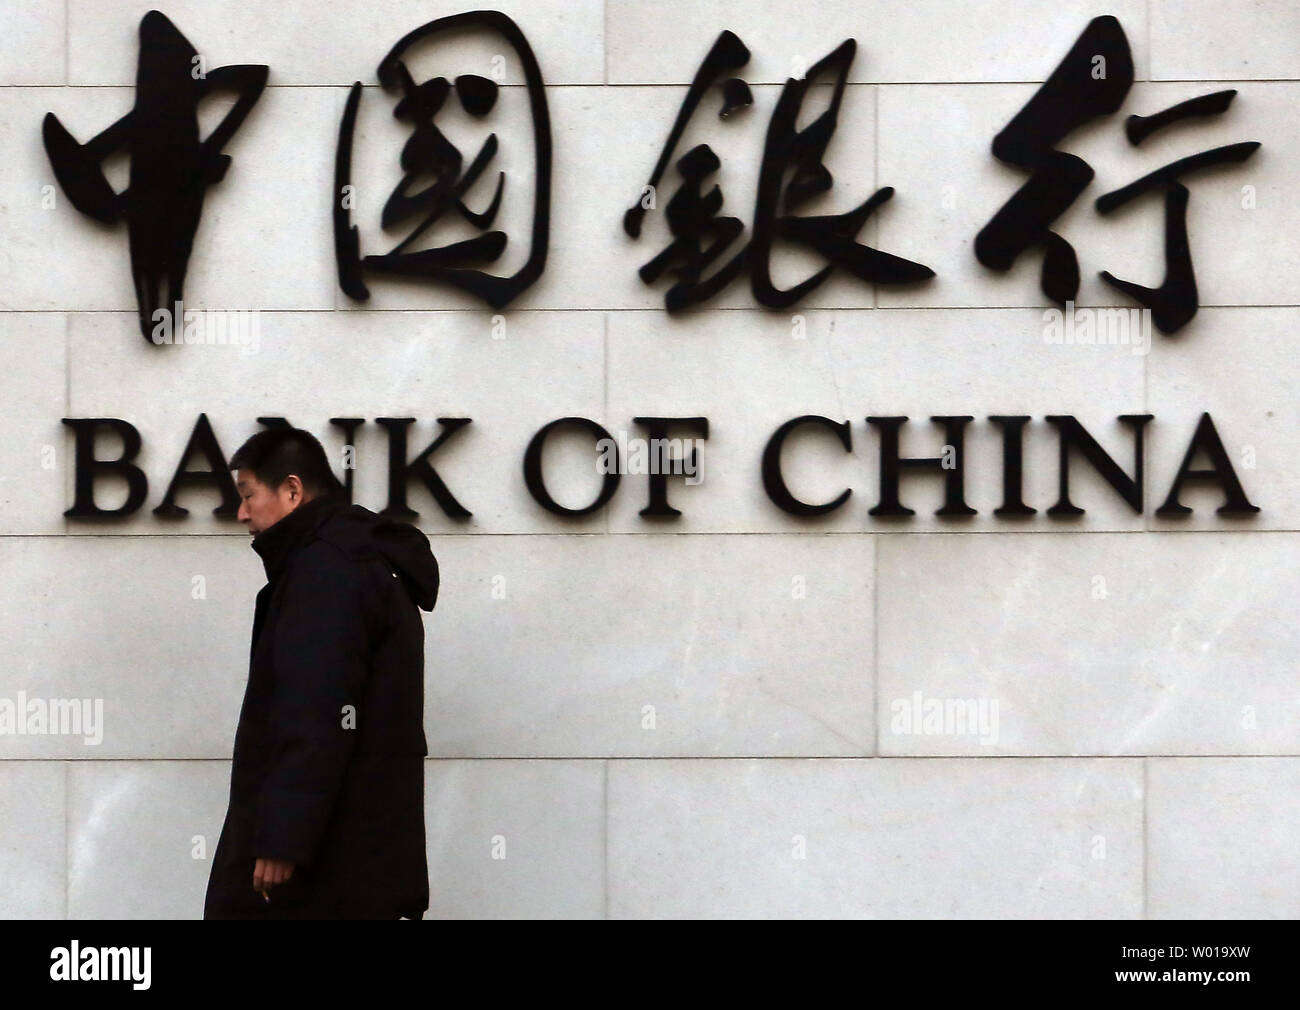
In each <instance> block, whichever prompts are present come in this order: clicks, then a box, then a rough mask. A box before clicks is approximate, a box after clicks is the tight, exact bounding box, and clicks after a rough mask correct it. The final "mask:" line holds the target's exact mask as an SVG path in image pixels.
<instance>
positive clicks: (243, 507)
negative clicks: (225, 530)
mask: <svg viewBox="0 0 1300 1010" xmlns="http://www.w3.org/2000/svg"><path fill="white" fill-rule="evenodd" d="M235 517H236V518H237V519H238V520H239V521H240V522H241V523H246V522H248V502H246V501H241V502H240V503H239V511H238V512H237V513H235Z"/></svg>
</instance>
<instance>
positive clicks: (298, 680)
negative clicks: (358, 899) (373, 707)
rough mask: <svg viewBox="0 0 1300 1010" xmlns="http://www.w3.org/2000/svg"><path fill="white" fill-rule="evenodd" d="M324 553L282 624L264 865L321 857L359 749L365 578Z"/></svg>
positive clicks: (260, 850)
mask: <svg viewBox="0 0 1300 1010" xmlns="http://www.w3.org/2000/svg"><path fill="white" fill-rule="evenodd" d="M353 568H354V566H353V565H351V564H349V563H348V562H347V561H346V560H345V559H344V558H342V557H341V556H339V555H337V554H335V553H334V552H333V549H332V548H330V547H328V546H326V545H324V544H320V543H319V542H318V543H317V544H313V545H310V546H309V547H308V548H306V549H305V550H304V551H303V552H302V554H301V555H300V556H299V558H298V559H297V560H296V562H295V564H294V565H293V566H292V568H291V570H290V571H288V572H286V573H285V576H284V577H285V580H286V583H285V586H284V592H283V596H282V600H281V601H280V605H279V607H278V608H277V610H278V612H277V613H276V615H275V625H274V632H273V636H274V637H273V641H272V670H273V676H274V684H273V688H272V695H271V705H270V712H269V714H268V722H267V733H268V737H269V740H270V744H271V746H270V758H269V764H268V767H267V770H266V774H265V776H264V778H263V784H262V789H261V792H260V793H259V795H258V799H257V808H256V821H255V826H254V836H253V848H254V854H255V855H256V856H257V857H258V858H266V859H285V860H289V861H291V862H293V863H295V864H304V865H306V864H310V863H311V862H312V860H313V859H314V858H315V857H316V854H317V851H318V848H319V845H320V842H321V838H322V835H323V833H324V830H325V826H326V824H327V823H328V821H329V818H330V814H331V812H332V811H333V808H334V803H335V800H336V799H337V797H338V794H339V790H340V786H341V784H342V781H343V776H344V773H345V772H346V770H347V766H348V762H349V760H350V758H351V756H352V750H353V747H354V745H355V740H356V733H357V730H356V728H355V727H356V725H357V723H358V721H359V720H361V719H364V718H365V717H366V714H365V713H364V712H361V711H360V710H359V708H360V701H361V695H362V692H363V690H364V687H365V681H366V676H367V673H368V669H369V645H368V635H367V631H366V621H365V616H364V614H363V611H362V603H361V587H360V586H359V585H358V583H357V579H358V578H359V576H360V573H359V572H356V571H354V570H352V569H353Z"/></svg>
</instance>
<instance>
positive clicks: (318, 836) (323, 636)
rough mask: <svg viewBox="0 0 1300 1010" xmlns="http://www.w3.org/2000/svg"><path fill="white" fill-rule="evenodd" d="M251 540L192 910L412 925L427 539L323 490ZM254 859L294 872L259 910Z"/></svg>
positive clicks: (431, 568) (423, 748)
mask: <svg viewBox="0 0 1300 1010" xmlns="http://www.w3.org/2000/svg"><path fill="white" fill-rule="evenodd" d="M252 545H253V548H254V549H255V550H256V551H257V552H258V554H260V555H261V557H262V562H263V565H264V566H265V569H266V577H267V584H266V586H264V587H263V588H262V590H261V591H260V592H259V593H258V594H257V604H256V610H255V613H254V617H253V641H252V646H251V647H250V649H249V673H248V686H247V688H246V689H245V692H244V703H243V707H242V708H241V709H240V713H239V726H238V728H237V729H236V732H235V748H234V757H233V760H232V762H231V769H230V805H229V809H228V810H227V813H226V820H225V824H224V825H223V827H222V829H221V838H220V840H219V841H218V842H217V848H216V851H215V852H214V853H213V857H212V872H211V874H210V876H209V878H208V890H207V897H206V900H205V902H204V909H203V917H204V918H205V919H218V918H370V917H381V918H396V917H397V916H399V915H401V916H405V917H407V918H412V919H418V918H422V917H423V914H424V912H425V910H426V909H427V908H428V907H429V872H428V864H427V862H426V858H425V835H424V758H425V755H426V754H428V746H427V743H426V739H425V735H424V720H423V714H424V624H423V621H422V619H421V617H420V609H423V610H426V611H428V610H432V609H433V605H434V601H435V600H436V599H437V595H438V564H437V561H436V560H435V559H434V556H433V552H432V551H431V550H430V547H429V540H428V537H426V536H425V535H424V534H423V533H421V532H420V531H419V530H418V529H416V528H415V527H414V526H411V525H410V524H409V523H403V522H396V521H393V520H389V519H385V518H383V517H381V516H378V515H376V514H375V513H374V512H371V511H370V510H369V509H366V508H363V507H362V506H360V505H350V504H348V502H347V500H346V498H344V497H342V496H340V495H328V496H322V497H317V498H313V499H311V500H310V501H307V502H305V503H304V504H302V505H300V506H299V507H297V508H296V509H294V510H293V511H292V512H290V513H288V514H287V515H285V516H284V517H283V518H281V519H280V520H279V521H278V522H276V523H273V524H272V525H271V526H269V527H268V528H267V529H265V530H263V531H262V532H261V533H259V534H258V535H257V536H255V537H254V538H253V541H252ZM417 607H418V608H419V609H417ZM257 858H272V859H287V860H290V861H292V862H293V863H295V864H296V865H295V867H294V871H293V875H292V877H290V879H289V880H288V881H287V882H285V883H281V884H278V885H275V886H274V887H270V888H268V889H267V893H268V894H269V895H270V901H269V902H267V901H266V900H264V899H263V897H262V895H261V894H259V893H257V892H255V891H254V890H253V864H254V861H255V860H256V859H257Z"/></svg>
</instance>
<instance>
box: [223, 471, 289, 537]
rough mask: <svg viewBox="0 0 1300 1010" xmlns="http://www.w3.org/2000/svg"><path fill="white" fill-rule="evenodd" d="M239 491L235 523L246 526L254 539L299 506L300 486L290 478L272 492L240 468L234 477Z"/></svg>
mask: <svg viewBox="0 0 1300 1010" xmlns="http://www.w3.org/2000/svg"><path fill="white" fill-rule="evenodd" d="M235 487H236V488H237V489H238V491H239V497H240V503H239V521H240V522H241V523H247V524H248V532H249V533H250V534H251V535H252V536H257V534H259V533H261V532H262V531H263V530H265V529H267V528H268V527H270V526H273V525H274V524H275V523H277V522H278V521H279V520H280V519H282V518H283V517H284V516H286V515H288V514H289V513H290V512H292V511H293V510H294V509H296V508H297V507H298V506H299V505H301V504H302V501H303V495H302V482H301V481H299V479H298V477H297V476H296V475H294V474H290V475H289V476H288V477H286V478H285V480H284V483H283V484H281V485H280V486H279V487H278V488H275V489H272V488H270V487H268V486H267V485H265V484H263V483H262V482H261V481H260V480H258V479H257V478H256V477H255V476H254V475H253V471H251V470H248V469H245V468H241V469H240V470H239V472H238V473H237V474H236V476H235Z"/></svg>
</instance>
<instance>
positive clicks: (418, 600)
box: [316, 505, 438, 610]
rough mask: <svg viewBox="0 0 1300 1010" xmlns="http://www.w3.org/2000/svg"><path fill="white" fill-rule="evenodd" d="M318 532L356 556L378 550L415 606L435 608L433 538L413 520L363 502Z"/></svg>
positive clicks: (345, 509) (328, 521)
mask: <svg viewBox="0 0 1300 1010" xmlns="http://www.w3.org/2000/svg"><path fill="white" fill-rule="evenodd" d="M316 535H317V536H318V537H320V539H322V540H326V541H328V542H329V543H332V544H334V545H335V546H336V547H339V548H340V549H342V550H343V551H345V552H346V553H348V554H350V555H352V556H354V557H359V556H364V555H365V554H368V553H370V552H371V551H374V552H376V553H378V554H379V555H380V556H381V557H382V558H383V559H384V562H385V563H386V564H387V565H388V567H389V568H390V569H391V570H392V571H393V572H394V573H395V574H396V575H397V577H398V578H399V579H401V580H402V585H403V586H405V587H406V591H407V593H408V595H410V597H411V599H412V600H413V601H414V602H415V605H416V606H417V607H419V608H420V609H421V610H433V605H434V603H435V602H436V601H437V599H438V561H437V559H436V558H435V557H434V556H433V549H432V548H431V547H430V546H429V538H428V537H427V536H425V535H424V534H423V533H422V532H420V530H419V529H417V528H416V527H414V526H412V525H411V524H410V523H407V522H402V521H400V520H397V519H391V518H389V517H387V516H381V515H379V514H377V513H375V512H372V511H370V509H368V508H365V507H364V506H361V505H345V506H343V507H341V508H339V509H337V510H336V511H334V512H333V513H332V514H331V515H330V516H328V518H327V519H325V520H324V521H323V522H322V523H321V524H320V526H319V527H317V529H316Z"/></svg>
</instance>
